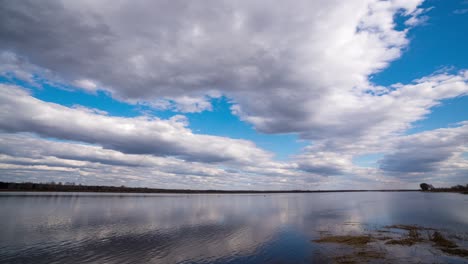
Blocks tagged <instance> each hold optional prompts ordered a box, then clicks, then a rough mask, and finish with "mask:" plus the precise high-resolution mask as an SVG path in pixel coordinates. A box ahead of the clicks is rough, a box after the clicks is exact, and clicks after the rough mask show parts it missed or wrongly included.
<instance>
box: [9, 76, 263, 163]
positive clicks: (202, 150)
mask: <svg viewBox="0 0 468 264" xmlns="http://www.w3.org/2000/svg"><path fill="white" fill-rule="evenodd" d="M0 91H1V92H0V102H1V104H0V110H1V111H0V112H1V113H0V120H1V121H0V129H2V130H4V131H7V132H32V133H36V134H38V135H41V136H44V137H54V138H58V139H65V140H74V141H82V142H87V143H91V144H98V145H101V146H103V147H105V148H108V149H116V150H119V151H122V152H125V153H134V154H151V155H156V156H177V157H180V158H183V159H187V160H199V161H205V162H219V161H231V162H234V163H235V162H238V163H246V164H249V163H254V162H258V161H264V160H268V159H269V158H270V157H271V154H270V153H268V152H266V151H264V150H261V149H259V148H257V147H256V146H255V144H254V143H252V142H250V141H247V140H240V139H230V138H224V137H218V136H209V135H197V134H193V133H192V131H190V129H188V128H187V127H186V125H187V123H186V119H185V118H184V117H183V116H174V117H172V118H171V119H168V120H161V119H159V118H150V117H145V116H140V117H135V118H123V117H111V116H107V115H102V114H101V113H96V112H95V111H90V110H89V109H82V108H68V107H65V106H61V105H58V104H53V103H47V102H43V101H41V100H38V99H36V98H34V97H32V96H31V95H29V94H28V93H27V92H26V91H24V90H21V89H19V88H18V87H15V86H10V85H0Z"/></svg>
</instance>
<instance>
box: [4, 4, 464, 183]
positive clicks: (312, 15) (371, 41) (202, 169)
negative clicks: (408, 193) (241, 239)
mask: <svg viewBox="0 0 468 264" xmlns="http://www.w3.org/2000/svg"><path fill="white" fill-rule="evenodd" d="M466 25H468V1H463V0H448V1H441V0H439V1H436V0H427V1H423V0H388V1H381V0H348V1H335V0H314V1H309V0H307V1H306V0H304V1H302V0H295V1H292V2H291V1H270V0H257V1H250V0H236V1H230V0H224V1H223V0H208V1H184V0H171V1H166V0H157V1H153V0H151V1H150V0H137V1H135V0H134V1H129V0H128V1H127V0H120V1H114V0H83V1H66V0H44V1H34V0H20V1H7V0H0V181H13V182H30V181H31V182H51V181H55V182H75V183H77V184H78V183H79V184H99V185H114V186H120V185H125V186H135V187H136V186H144V187H156V188H184V189H226V190H236V189H243V190H250V189H252V190H291V189H310V190H327V189H395V188H405V189H406V188H409V189H415V188H418V186H419V184H420V183H421V182H428V183H431V184H433V185H434V186H436V187H437V186H452V185H456V184H466V183H468V51H467V48H466V47H468V32H467V27H466Z"/></svg>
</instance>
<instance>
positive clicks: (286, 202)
mask: <svg viewBox="0 0 468 264" xmlns="http://www.w3.org/2000/svg"><path fill="white" fill-rule="evenodd" d="M466 208H468V196H467V195H462V194H454V193H421V192H362V193H303V194H301V193H291V194H188V195H187V194H109V193H106V194H98V193H0V210H1V212H2V217H1V220H0V263H336V262H340V259H341V260H343V258H346V259H348V260H349V257H348V256H350V255H353V256H355V257H356V258H357V260H358V262H362V260H363V259H364V260H365V262H369V263H397V262H401V261H404V262H406V263H418V262H423V263H425V262H430V263H433V262H437V263H466V261H467V259H466V258H464V257H461V256H457V255H452V254H447V253H445V252H443V251H442V250H440V249H439V248H437V247H435V246H434V245H433V244H434V243H433V242H432V241H431V240H430V236H431V235H432V234H433V233H430V232H433V230H438V231H440V232H441V233H442V234H443V235H444V236H445V237H446V238H447V239H449V240H451V241H454V242H455V243H456V244H457V245H458V246H459V247H460V248H464V249H467V248H468V243H467V241H468V210H466ZM392 225H393V226H395V225H408V226H410V225H411V226H414V225H417V226H419V227H424V228H425V229H421V230H419V231H418V235H419V236H421V237H422V238H423V239H422V240H421V241H420V242H417V243H415V244H414V245H411V246H405V245H399V244H392V245H390V244H388V243H387V242H388V241H389V239H402V238H405V237H406V236H407V234H408V230H405V229H399V228H391V226H392ZM344 235H350V236H353V235H361V236H362V235H364V236H371V237H372V240H371V241H369V242H368V243H364V244H363V245H351V246H350V245H347V244H346V243H344V244H343V243H320V242H317V241H316V240H319V239H321V238H324V237H327V236H344ZM380 238H382V239H380ZM383 238H387V240H384V239H383ZM376 252H377V253H376Z"/></svg>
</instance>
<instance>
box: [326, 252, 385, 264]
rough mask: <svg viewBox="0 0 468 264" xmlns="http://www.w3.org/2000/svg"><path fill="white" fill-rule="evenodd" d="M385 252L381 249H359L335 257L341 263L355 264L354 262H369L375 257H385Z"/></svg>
mask: <svg viewBox="0 0 468 264" xmlns="http://www.w3.org/2000/svg"><path fill="white" fill-rule="evenodd" d="M384 258H385V253H383V252H379V251H370V250H366V251H358V252H355V253H353V254H348V255H344V256H338V257H335V258H333V260H334V261H335V262H336V263H340V264H354V263H367V262H369V261H371V260H375V259H384Z"/></svg>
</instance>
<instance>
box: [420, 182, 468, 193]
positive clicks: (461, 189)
mask: <svg viewBox="0 0 468 264" xmlns="http://www.w3.org/2000/svg"><path fill="white" fill-rule="evenodd" d="M420 187H421V190H423V191H429V192H458V193H464V194H468V184H466V185H461V184H459V185H455V186H452V187H442V188H436V187H434V186H433V185H431V184H427V183H421V185H420Z"/></svg>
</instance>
